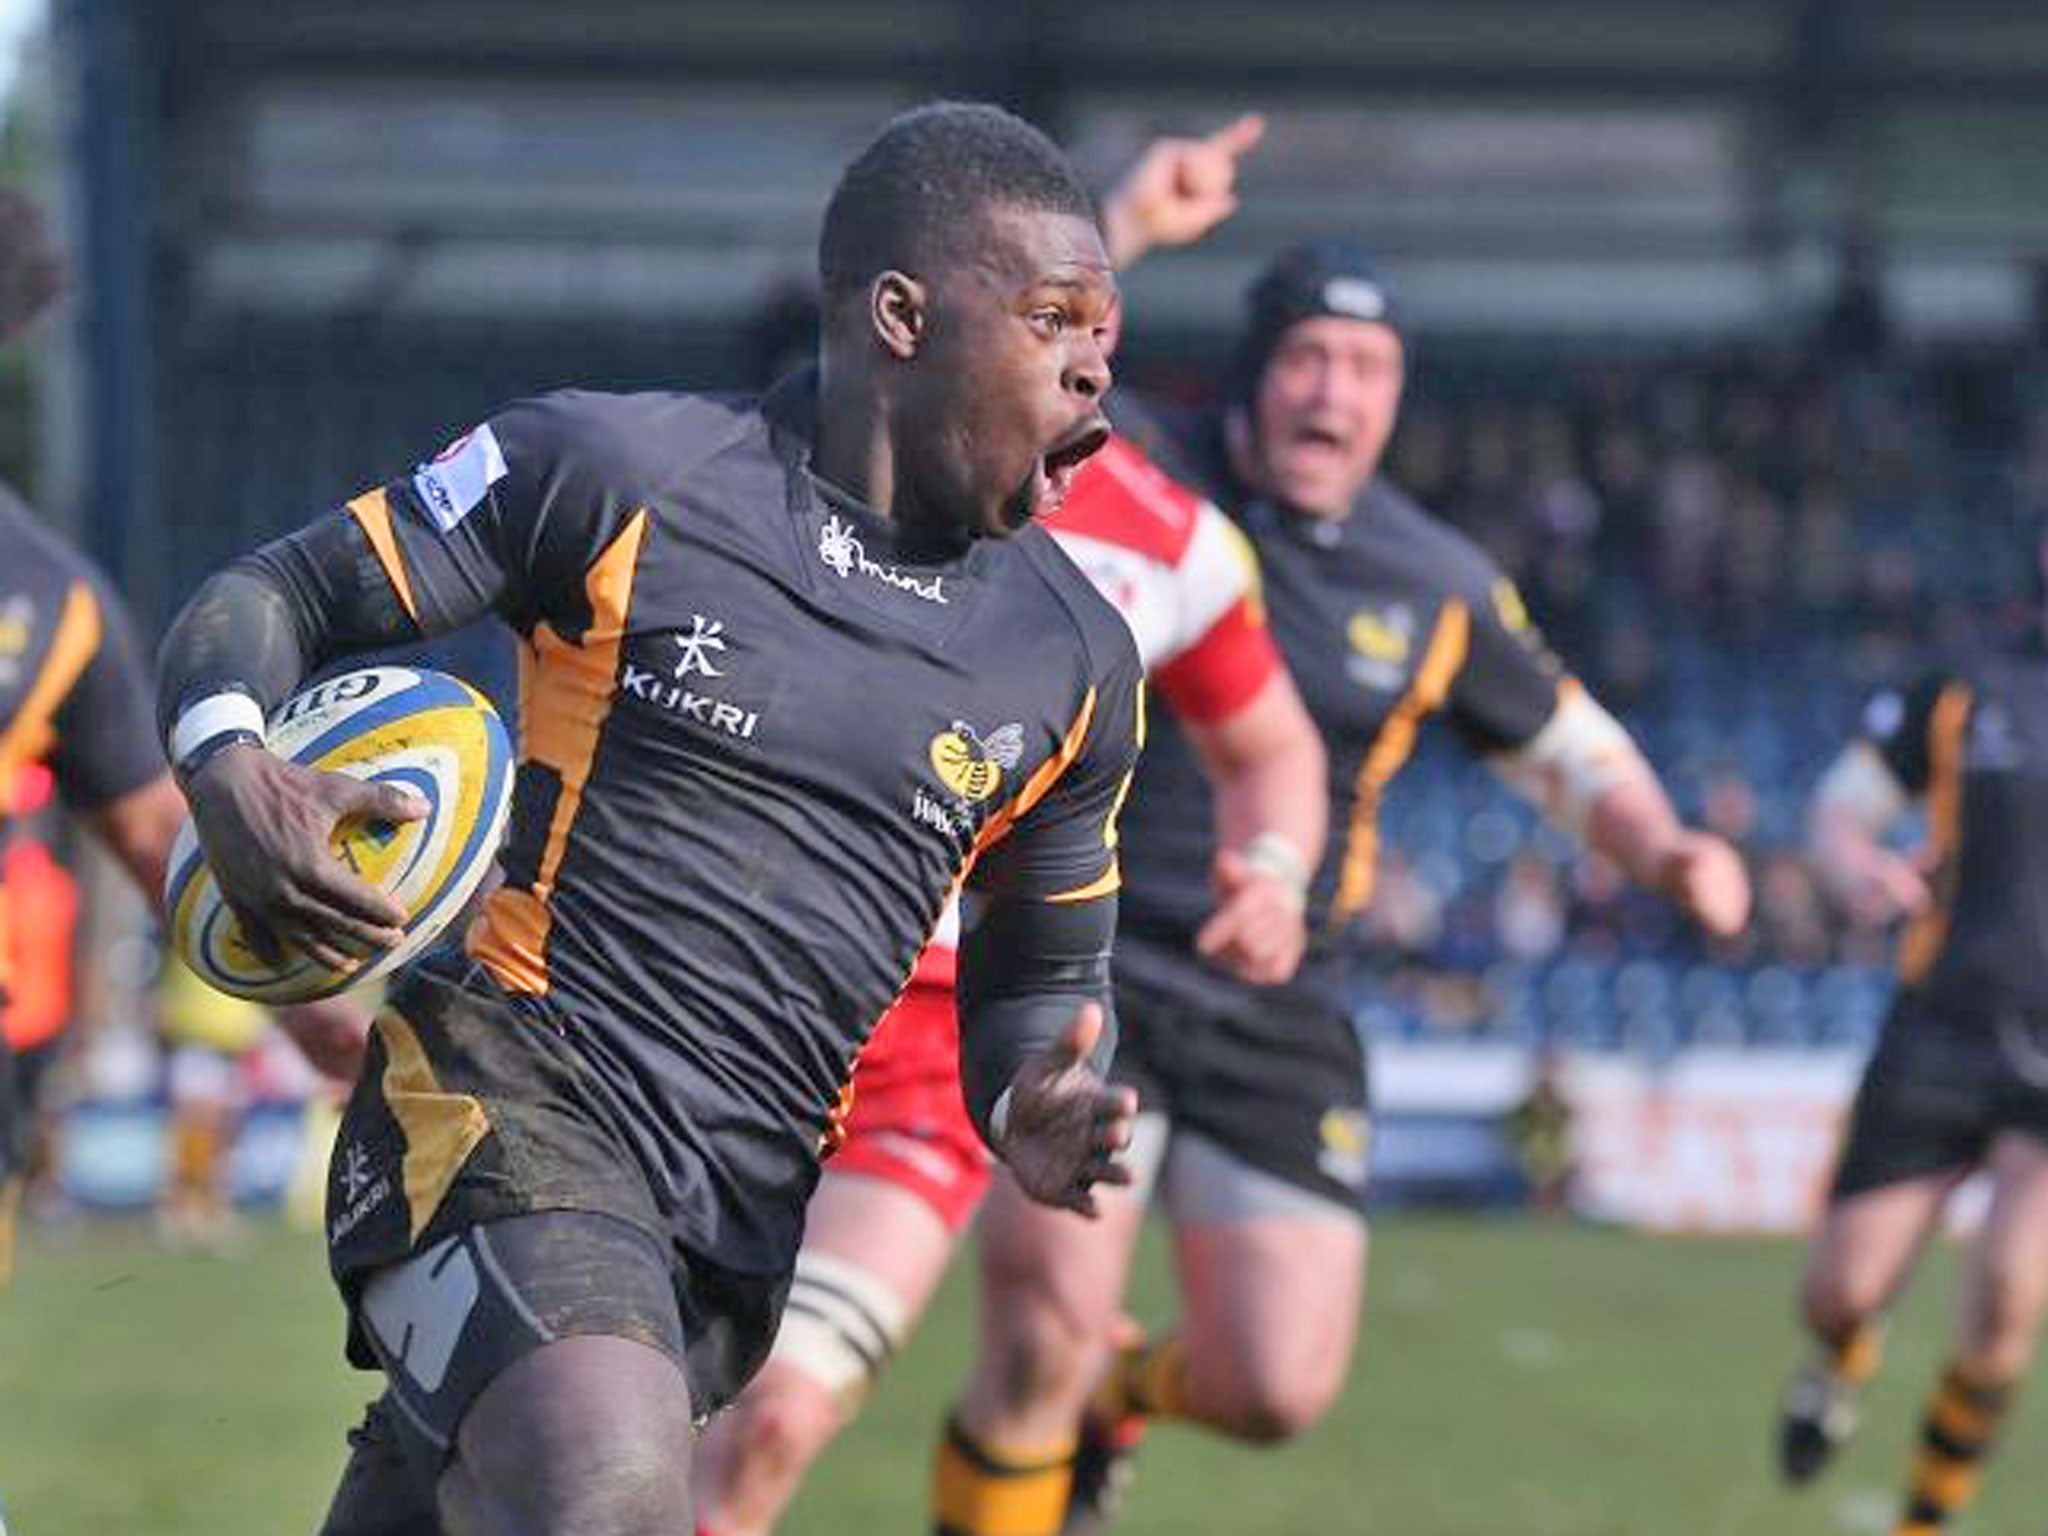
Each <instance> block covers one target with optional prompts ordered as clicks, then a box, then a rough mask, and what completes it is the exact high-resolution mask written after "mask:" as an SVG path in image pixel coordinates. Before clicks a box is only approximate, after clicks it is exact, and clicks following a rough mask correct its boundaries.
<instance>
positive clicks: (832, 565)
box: [818, 517, 946, 603]
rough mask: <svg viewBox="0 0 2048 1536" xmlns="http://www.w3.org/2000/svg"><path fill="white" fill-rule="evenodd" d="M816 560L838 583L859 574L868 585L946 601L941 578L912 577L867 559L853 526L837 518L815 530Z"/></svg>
mask: <svg viewBox="0 0 2048 1536" xmlns="http://www.w3.org/2000/svg"><path fill="white" fill-rule="evenodd" d="M818 558H819V559H820V560H822V561H824V562H825V567H826V569H827V570H829V571H831V572H832V573H833V574H834V575H835V576H837V577H838V578H839V579H840V580H841V581H844V580H846V578H847V577H849V576H851V575H853V573H854V572H855V571H858V572H860V574H861V575H863V576H865V577H867V578H868V579H869V580H870V581H879V582H880V583H881V584H882V585H883V586H885V587H894V588H895V589H896V590H897V591H899V592H908V593H909V594H910V595H911V596H912V597H921V598H923V599H924V600H925V601H926V602H928V603H944V602H945V601H946V585H945V578H944V577H942V576H914V575H912V574H911V573H910V572H909V571H906V570H904V569H903V568H902V567H901V566H896V565H884V564H882V562H881V561H879V560H871V559H869V558H868V549H867V546H866V545H865V544H863V543H861V541H860V535H859V534H857V533H855V532H854V531H853V525H852V524H851V523H847V522H842V521H841V520H840V519H839V518H837V517H828V518H826V519H825V526H824V527H823V528H821V529H819V530H818Z"/></svg>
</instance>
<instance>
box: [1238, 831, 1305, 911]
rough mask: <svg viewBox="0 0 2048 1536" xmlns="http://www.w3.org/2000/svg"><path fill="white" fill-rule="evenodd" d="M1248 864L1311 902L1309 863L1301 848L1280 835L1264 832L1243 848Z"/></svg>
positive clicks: (1297, 895)
mask: <svg viewBox="0 0 2048 1536" xmlns="http://www.w3.org/2000/svg"><path fill="white" fill-rule="evenodd" d="M1242 854H1243V858H1244V861H1245V863H1247V864H1249V865H1251V867H1252V868H1253V869H1255V870H1257V871H1258V872H1259V873H1260V874H1262V875H1264V876H1266V878H1267V879H1269V880H1272V881H1273V882H1274V883H1276V884H1277V885H1279V886H1280V887H1281V888H1282V889H1283V890H1285V891H1286V892H1287V893H1288V894H1289V895H1290V896H1292V897H1294V898H1295V900H1296V902H1297V903H1302V902H1306V900H1307V899H1308V860H1307V859H1306V858H1305V857H1303V856H1302V852H1301V850H1300V849H1299V848H1297V847H1295V846H1294V844H1293V843H1291V842H1289V841H1288V840H1287V839H1286V838H1285V837H1283V836H1281V835H1280V834H1279V833H1278V832H1261V833H1260V834H1259V835H1258V836H1257V837H1255V838H1253V839H1252V840H1251V841H1250V842H1248V843H1246V844H1245V845H1244V848H1243V850H1242Z"/></svg>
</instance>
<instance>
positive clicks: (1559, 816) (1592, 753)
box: [1487, 681, 1642, 837]
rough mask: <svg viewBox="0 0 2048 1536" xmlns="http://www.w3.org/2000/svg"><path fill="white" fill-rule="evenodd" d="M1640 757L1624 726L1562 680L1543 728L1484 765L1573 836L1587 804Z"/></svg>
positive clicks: (1587, 814)
mask: <svg viewBox="0 0 2048 1536" xmlns="http://www.w3.org/2000/svg"><path fill="white" fill-rule="evenodd" d="M1641 762H1642V753H1641V752H1640V751H1639V750H1638V749H1637V747H1636V744H1635V742H1634V740H1632V739H1631V738H1630V736H1629V734H1628V731H1627V729H1626V728H1625V727H1624V726H1623V725H1622V723H1621V722H1620V721H1619V720H1617V719H1615V718H1614V716H1612V715H1610V714H1609V713H1607V711H1606V710H1605V709H1603V708H1602V707H1601V705H1600V701H1599V700H1598V699H1595V698H1594V697H1593V696H1592V695H1591V694H1590V693H1588V692H1586V690H1585V689H1584V688H1582V687H1580V686H1578V685H1577V684H1576V683H1572V682H1569V681H1568V682H1567V683H1566V684H1565V692H1564V695H1563V697H1562V698H1560V699H1559V700H1558V705H1557V709H1556V711H1555V712H1554V713H1552V715H1551V717H1550V719H1549V721H1548V722H1547V723H1546V724H1545V725H1544V727H1543V729H1542V730H1540V731H1538V732H1537V733H1536V734H1535V736H1533V737H1532V738H1530V740H1529V741H1527V742H1525V743H1524V744H1523V745H1522V746H1520V747H1518V748H1517V749H1516V750H1514V751H1512V752H1504V753H1501V754H1500V755H1499V756H1497V757H1492V758H1489V759H1488V760H1487V766H1488V767H1490V768H1492V769H1493V771H1494V772H1495V773H1496V774H1497V775H1499V776H1500V778H1501V779H1502V780H1503V781H1504V782H1505V783H1506V784H1507V785H1508V787H1509V788H1511V789H1513V790H1514V791H1515V792H1516V793H1517V794H1519V795H1521V796H1522V797H1523V798H1524V799H1526V800H1528V801H1529V803H1530V804H1532V805H1534V806H1535V807H1536V809H1537V810H1539V811H1541V812H1542V813H1543V814H1544V815H1545V816H1547V817H1549V818H1550V819H1551V820H1552V821H1554V822H1556V823H1557V824H1558V825H1559V826H1560V827H1562V828H1563V829H1564V830H1565V831H1567V832H1570V833H1571V834H1572V835H1573V836H1575V837H1583V836H1584V835H1585V830H1586V824H1587V822H1588V820H1589V819H1590V818H1591V815H1592V811H1593V806H1594V803H1595V802H1596V801H1598V800H1599V798H1600V797H1601V796H1602V795H1603V794H1605V793H1606V792H1607V790H1608V789H1609V788H1611V787H1612V786H1613V785H1615V784H1618V783H1620V782H1621V781H1622V780H1623V779H1625V778H1627V777H1628V776H1629V774H1630V773H1631V772H1632V771H1633V770H1634V769H1635V768H1636V767H1637V765H1638V764H1640V763H1641Z"/></svg>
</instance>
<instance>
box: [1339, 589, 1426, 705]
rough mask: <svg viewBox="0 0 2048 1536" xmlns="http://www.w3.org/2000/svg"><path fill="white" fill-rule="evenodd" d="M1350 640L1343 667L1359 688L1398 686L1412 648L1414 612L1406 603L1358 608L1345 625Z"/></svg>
mask: <svg viewBox="0 0 2048 1536" xmlns="http://www.w3.org/2000/svg"><path fill="white" fill-rule="evenodd" d="M1344 633H1345V638H1346V639H1347V640H1349V641H1350V643H1351V655H1350V656H1349V657H1348V658H1347V663H1346V669H1347V670H1348V671H1349V672H1350V674H1351V677H1352V680H1353V681H1354V682H1356V683H1358V684H1359V685H1361V686H1362V687H1366V688H1378V689H1382V690H1393V689H1398V688H1399V687H1400V686H1401V684H1402V682H1403V681H1404V680H1405V679H1406V676H1407V666H1408V656H1409V653H1410V652H1411V651H1412V650H1414V648H1415V611H1414V610H1413V609H1412V608H1410V607H1409V606H1408V605H1407V604H1406V603H1393V604H1390V605H1388V606H1387V607H1385V608H1379V609H1374V608H1361V609H1359V610H1358V612H1357V613H1355V614H1353V615H1352V616H1351V622H1350V623H1349V624H1347V625H1346V626H1345V630H1344Z"/></svg>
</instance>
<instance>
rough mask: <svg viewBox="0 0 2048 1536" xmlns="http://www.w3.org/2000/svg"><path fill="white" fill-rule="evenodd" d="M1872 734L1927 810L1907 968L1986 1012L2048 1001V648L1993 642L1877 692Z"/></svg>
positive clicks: (1930, 989)
mask: <svg viewBox="0 0 2048 1536" xmlns="http://www.w3.org/2000/svg"><path fill="white" fill-rule="evenodd" d="M1862 734H1863V736H1864V738H1865V739H1866V740H1867V741H1869V742H1870V744H1871V745H1872V746H1874V747H1875V748H1876V749H1877V751H1878V753H1879V755H1880V756H1882V757H1883V759H1884V761H1885V763H1886V765H1887V766H1888V767H1889V768H1890V769H1891V771H1892V773H1893V774H1894V775H1895V776H1896V777H1897V778H1898V780H1899V783H1900V784H1901V785H1903V786H1904V787H1905V789H1906V790H1907V791H1908V793H1910V794H1912V795H1913V796H1915V797H1916V798H1918V799H1920V800H1921V801H1922V803H1923V804H1924V806H1925V808H1926V813H1927V837H1928V862H1929V866H1930V868H1931V870H1932V885H1933V892H1934V902H1933V904H1932V905H1931V906H1930V907H1929V908H1928V910H1927V911H1926V912H1924V913H1922V914H1921V915H1920V916H1919V917H1918V918H1916V919H1915V920H1914V921H1913V922H1912V923H1911V924H1910V925H1909V926H1908V928H1907V929H1906V933H1905V936H1904V938H1903V939H1902V940H1901V942H1900V946H1899V979H1900V981H1901V982H1902V983H1903V984H1904V985H1906V986H1907V987H1910V988H1914V989H1917V990H1919V991H1921V992H1923V993H1925V994H1927V995H1928V996H1930V997H1931V998H1934V999H1936V1000H1938V1001H1939V1002H1941V1003H1942V1005H1943V1006H1941V1007H1939V1008H1933V1009H1928V1010H1925V1013H1926V1016H1927V1017H1930V1018H1933V1017H1943V1018H1954V1019H1959V1020H1960V1019H1968V1020H1975V1021H1988V1020H1991V1019H1993V1018H1995V1016H1996V1014H1997V1012H1998V1011H1999V1009H2001V1008H2003V1007H2018V1008H2025V1009H2028V1010H2039V1009H2042V1008H2048V651H2044V650H2042V649H2040V648H2038V647H2026V648H2021V649H2014V650H2010V651H2004V652H1995V653H1992V654H1990V655H1987V656H1984V657H1982V658H1980V659H1976V660H1973V661H1972V662H1970V663H1969V664H1968V665H1965V666H1962V667H1959V668H1956V669H1954V670H1951V671H1946V672H1943V673H1939V674H1936V675H1932V676H1929V677H1927V678H1924V679H1923V680H1922V681H1920V682H1919V683H1917V684H1916V685H1914V686H1913V687H1912V688H1910V689H1908V690H1906V691H1904V692H1894V691H1884V692H1880V693H1878V694H1876V695H1874V696H1873V697H1872V698H1871V700H1870V702H1869V704H1868V705H1867V706H1866V707H1865V709H1864V716H1863V730H1862Z"/></svg>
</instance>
